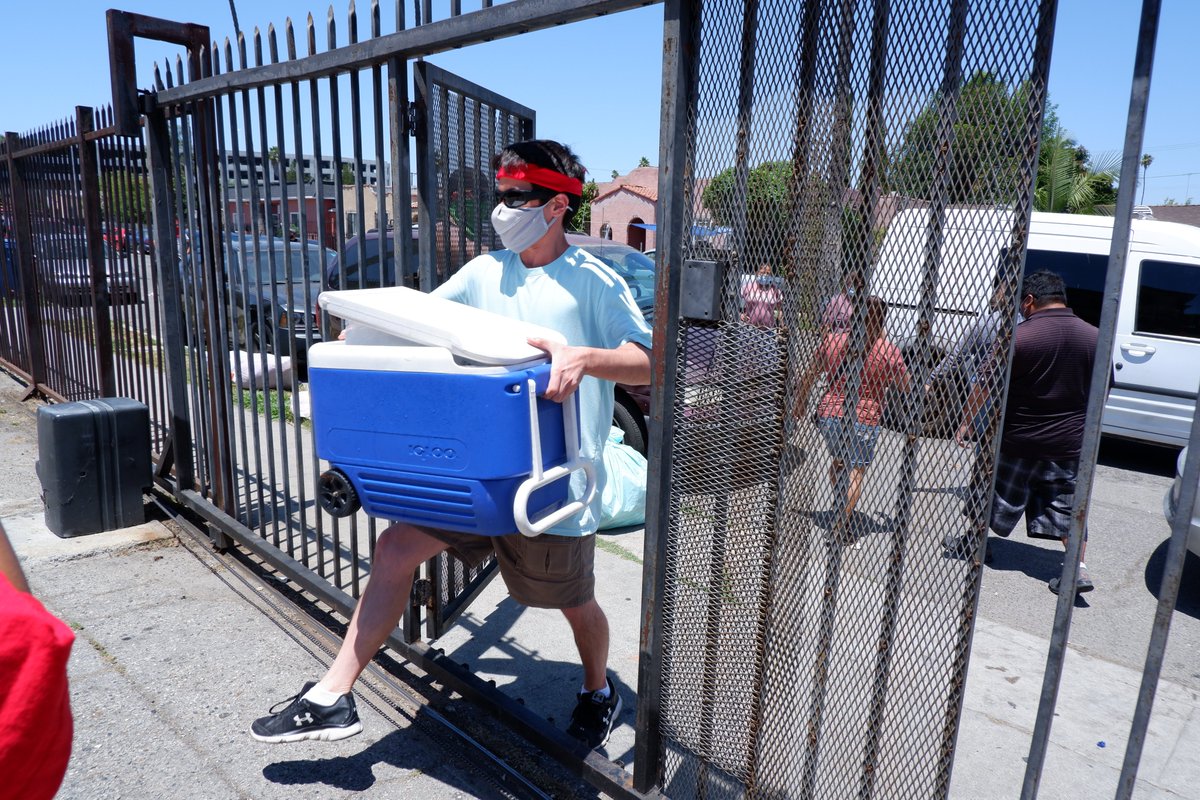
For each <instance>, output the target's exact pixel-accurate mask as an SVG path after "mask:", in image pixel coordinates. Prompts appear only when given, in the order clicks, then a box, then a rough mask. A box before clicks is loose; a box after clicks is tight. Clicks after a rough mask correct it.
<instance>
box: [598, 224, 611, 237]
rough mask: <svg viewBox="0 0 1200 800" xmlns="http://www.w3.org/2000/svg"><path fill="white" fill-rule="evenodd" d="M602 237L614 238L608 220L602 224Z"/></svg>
mask: <svg viewBox="0 0 1200 800" xmlns="http://www.w3.org/2000/svg"><path fill="white" fill-rule="evenodd" d="M600 238H601V239H611V238H612V226H611V225H609V224H608V223H607V222H606V223H604V224H603V225H601V226H600Z"/></svg>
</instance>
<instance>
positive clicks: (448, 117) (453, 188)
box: [416, 62, 534, 288]
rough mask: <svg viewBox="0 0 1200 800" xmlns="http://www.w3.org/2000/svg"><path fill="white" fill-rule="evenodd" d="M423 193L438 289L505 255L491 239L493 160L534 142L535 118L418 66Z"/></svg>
mask: <svg viewBox="0 0 1200 800" xmlns="http://www.w3.org/2000/svg"><path fill="white" fill-rule="evenodd" d="M416 70H417V81H418V89H417V96H418V98H419V99H420V101H421V102H420V105H419V109H420V113H421V115H422V116H423V119H421V121H420V125H421V127H422V130H421V132H420V133H419V134H418V136H417V148H418V159H419V161H420V163H421V165H422V172H421V183H422V186H421V192H422V198H423V200H424V202H425V204H426V209H427V213H428V216H429V223H428V224H429V227H430V228H431V229H432V231H433V235H434V240H433V244H432V247H431V254H432V263H433V267H432V269H433V281H432V284H431V285H430V287H422V288H432V287H433V286H436V285H439V284H441V283H443V282H444V281H445V280H446V279H447V278H449V277H450V276H451V275H453V274H454V273H455V272H457V271H458V270H459V268H461V267H462V265H463V264H465V263H466V262H468V261H470V260H471V259H472V258H474V257H475V256H477V255H479V254H481V253H486V252H489V251H491V250H498V249H500V248H501V247H502V245H501V244H500V241H499V239H498V238H497V237H496V234H495V232H493V231H492V223H491V213H492V207H493V206H494V205H495V203H494V202H493V201H492V200H493V196H494V191H493V178H492V175H493V170H492V157H493V156H495V155H496V154H497V153H498V152H500V150H502V149H503V148H504V147H505V146H506V145H509V144H512V143H513V142H517V141H521V140H523V139H529V138H532V137H533V135H534V113H533V111H532V110H530V109H527V108H524V107H523V106H519V105H517V104H515V103H513V102H512V101H511V100H508V99H507V98H503V97H500V96H498V95H495V94H492V93H491V92H488V91H487V90H485V89H483V87H480V86H476V85H475V84H471V83H469V82H467V81H464V80H462V79H460V78H456V77H455V76H454V75H451V74H450V73H447V72H445V71H444V70H440V69H438V68H437V67H434V66H433V65H431V64H428V63H425V62H422V63H419V64H417V67H416Z"/></svg>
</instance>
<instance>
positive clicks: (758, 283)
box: [742, 264, 783, 328]
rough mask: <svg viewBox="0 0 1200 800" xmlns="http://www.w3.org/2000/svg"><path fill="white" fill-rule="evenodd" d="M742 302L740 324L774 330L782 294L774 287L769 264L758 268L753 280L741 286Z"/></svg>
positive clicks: (781, 302) (777, 320) (781, 303)
mask: <svg viewBox="0 0 1200 800" xmlns="http://www.w3.org/2000/svg"><path fill="white" fill-rule="evenodd" d="M742 302H743V303H744V305H743V311H742V322H749V323H750V324H751V325H755V326H757V327H759V328H774V327H775V326H776V325H777V324H778V322H779V307H780V306H781V305H783V293H782V292H781V291H779V287H778V286H776V285H775V279H774V277H773V276H772V275H771V265H770V264H763V265H762V266H760V267H759V268H758V273H757V274H756V275H755V276H754V280H753V281H750V282H748V283H746V284H745V285H744V286H742Z"/></svg>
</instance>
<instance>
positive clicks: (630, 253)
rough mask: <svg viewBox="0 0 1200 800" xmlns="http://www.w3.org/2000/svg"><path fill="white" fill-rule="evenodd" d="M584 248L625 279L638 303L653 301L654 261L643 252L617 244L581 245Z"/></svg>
mask: <svg viewBox="0 0 1200 800" xmlns="http://www.w3.org/2000/svg"><path fill="white" fill-rule="evenodd" d="M582 247H583V249H584V250H587V251H588V252H589V253H591V254H592V255H594V256H595V257H596V258H598V259H600V260H601V261H603V262H604V263H605V264H608V265H609V266H610V267H612V268H613V269H614V270H616V272H617V274H618V275H620V276H621V277H622V278H624V279H625V283H627V284H628V285H629V291H630V292H632V293H633V299H634V300H636V301H638V303H639V304H641V303H645V302H650V301H653V298H654V262H653V261H652V260H650V259H649V258H647V257H646V255H645V254H644V253H640V252H638V251H637V250H634V249H633V248H632V247H626V246H625V245H619V244H599V245H592V244H588V245H583V246H582Z"/></svg>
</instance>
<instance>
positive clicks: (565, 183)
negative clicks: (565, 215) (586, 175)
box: [496, 164, 583, 195]
mask: <svg viewBox="0 0 1200 800" xmlns="http://www.w3.org/2000/svg"><path fill="white" fill-rule="evenodd" d="M496 177H497V178H512V179H513V180H514V181H528V182H529V183H532V184H535V185H537V186H542V187H545V188H547V189H553V190H554V191H556V192H565V193H566V194H573V195H582V194H583V181H581V180H579V179H578V178H571V177H568V176H567V175H563V174H562V173H561V172H555V171H554V170H552V169H546V168H545V167H539V166H537V165H536V164H526V165H525V166H523V167H501V168H500V169H499V170H498V171H497V172H496Z"/></svg>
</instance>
